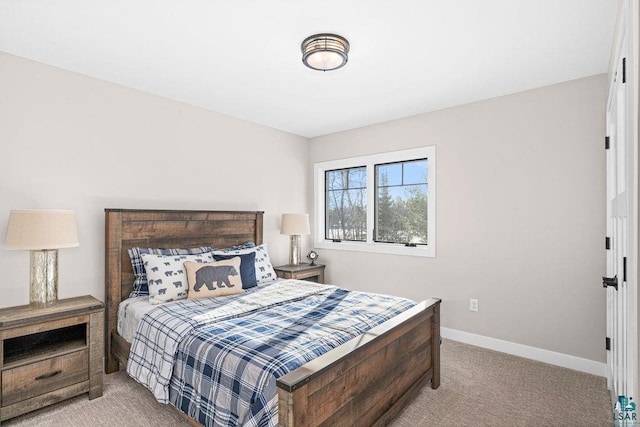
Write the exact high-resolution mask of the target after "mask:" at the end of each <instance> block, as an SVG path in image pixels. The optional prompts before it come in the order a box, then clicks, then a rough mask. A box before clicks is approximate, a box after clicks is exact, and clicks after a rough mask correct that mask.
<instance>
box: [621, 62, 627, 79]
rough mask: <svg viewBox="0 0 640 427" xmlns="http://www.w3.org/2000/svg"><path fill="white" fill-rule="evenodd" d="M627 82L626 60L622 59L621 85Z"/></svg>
mask: <svg viewBox="0 0 640 427" xmlns="http://www.w3.org/2000/svg"><path fill="white" fill-rule="evenodd" d="M626 82H627V58H622V83H626Z"/></svg>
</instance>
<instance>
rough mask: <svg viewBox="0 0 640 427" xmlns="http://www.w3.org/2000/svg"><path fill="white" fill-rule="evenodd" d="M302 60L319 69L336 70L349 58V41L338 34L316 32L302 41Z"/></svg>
mask: <svg viewBox="0 0 640 427" xmlns="http://www.w3.org/2000/svg"><path fill="white" fill-rule="evenodd" d="M301 49H302V62H303V63H304V65H306V66H307V67H309V68H311V69H314V70H319V71H331V70H336V69H338V68H340V67H344V65H345V64H346V63H347V61H348V60H349V57H348V55H347V54H348V53H349V42H348V41H347V39H345V38H344V37H341V36H338V35H336V34H315V35H313V36H309V37H307V38H306V39H304V41H303V42H302V46H301Z"/></svg>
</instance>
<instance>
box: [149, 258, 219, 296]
mask: <svg viewBox="0 0 640 427" xmlns="http://www.w3.org/2000/svg"><path fill="white" fill-rule="evenodd" d="M142 261H143V265H144V268H145V270H146V271H147V282H148V288H149V303H151V304H162V303H163V302H169V301H175V300H179V299H185V298H187V292H188V291H189V284H188V283H187V274H186V272H185V268H184V263H185V261H191V262H194V263H196V264H197V263H206V262H211V261H213V256H212V255H211V253H210V252H208V253H205V254H200V255H155V254H142Z"/></svg>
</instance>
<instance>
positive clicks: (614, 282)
mask: <svg viewBox="0 0 640 427" xmlns="http://www.w3.org/2000/svg"><path fill="white" fill-rule="evenodd" d="M607 286H613V287H614V288H616V291H617V290H618V275H617V274H616V275H615V276H613V277H603V278H602V287H603V288H606V287H607Z"/></svg>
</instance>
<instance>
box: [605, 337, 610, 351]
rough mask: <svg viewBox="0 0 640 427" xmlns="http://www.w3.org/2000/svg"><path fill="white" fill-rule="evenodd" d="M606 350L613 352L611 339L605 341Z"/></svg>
mask: <svg viewBox="0 0 640 427" xmlns="http://www.w3.org/2000/svg"><path fill="white" fill-rule="evenodd" d="M604 348H605V349H607V350H611V338H609V337H606V338H605V339H604Z"/></svg>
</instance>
